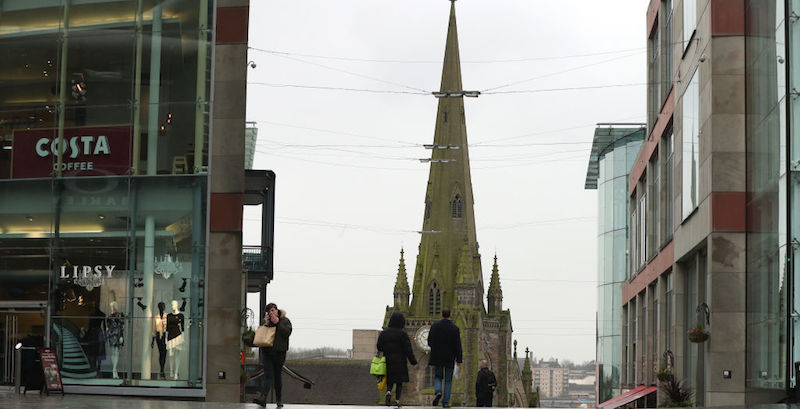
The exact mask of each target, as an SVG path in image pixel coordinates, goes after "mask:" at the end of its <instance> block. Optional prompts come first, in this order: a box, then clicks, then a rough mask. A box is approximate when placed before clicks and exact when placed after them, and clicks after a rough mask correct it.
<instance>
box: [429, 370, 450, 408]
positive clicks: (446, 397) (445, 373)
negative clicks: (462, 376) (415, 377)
mask: <svg viewBox="0 0 800 409" xmlns="http://www.w3.org/2000/svg"><path fill="white" fill-rule="evenodd" d="M443 379H444V393H443V394H442V404H443V405H446V404H448V403H450V390H451V389H453V368H448V367H445V366H437V367H434V372H433V392H434V393H435V394H437V395H438V394H440V393H442V380H443Z"/></svg>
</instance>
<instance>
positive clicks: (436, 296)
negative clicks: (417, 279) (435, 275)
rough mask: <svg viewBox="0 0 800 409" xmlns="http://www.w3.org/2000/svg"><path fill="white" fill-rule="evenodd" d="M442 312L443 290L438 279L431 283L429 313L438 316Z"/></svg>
mask: <svg viewBox="0 0 800 409" xmlns="http://www.w3.org/2000/svg"><path fill="white" fill-rule="evenodd" d="M441 312H442V291H441V290H440V289H439V285H438V284H436V281H434V282H433V283H431V288H430V290H428V315H432V316H436V315H439V314H441Z"/></svg>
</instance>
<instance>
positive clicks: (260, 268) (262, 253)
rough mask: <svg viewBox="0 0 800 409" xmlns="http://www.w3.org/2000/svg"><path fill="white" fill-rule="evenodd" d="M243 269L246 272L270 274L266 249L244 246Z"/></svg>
mask: <svg viewBox="0 0 800 409" xmlns="http://www.w3.org/2000/svg"><path fill="white" fill-rule="evenodd" d="M242 269H243V270H244V271H246V272H254V273H255V272H269V259H268V255H267V252H266V249H264V248H262V247H261V246H242Z"/></svg>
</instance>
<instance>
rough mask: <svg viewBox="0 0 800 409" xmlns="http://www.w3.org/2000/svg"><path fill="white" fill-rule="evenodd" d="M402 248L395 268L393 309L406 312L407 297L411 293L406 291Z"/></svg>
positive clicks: (406, 282) (406, 280) (406, 283)
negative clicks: (398, 262)
mask: <svg viewBox="0 0 800 409" xmlns="http://www.w3.org/2000/svg"><path fill="white" fill-rule="evenodd" d="M403 256H404V251H403V248H402V247H401V248H400V264H399V265H398V266H397V280H396V281H395V283H394V308H396V309H398V310H401V311H406V310H408V296H409V294H411V292H410V291H409V289H408V277H407V276H406V260H405V258H404V257H403Z"/></svg>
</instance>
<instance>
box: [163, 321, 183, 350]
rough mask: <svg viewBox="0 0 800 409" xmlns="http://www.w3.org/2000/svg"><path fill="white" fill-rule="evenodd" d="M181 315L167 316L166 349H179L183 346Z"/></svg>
mask: <svg viewBox="0 0 800 409" xmlns="http://www.w3.org/2000/svg"><path fill="white" fill-rule="evenodd" d="M183 323H184V317H183V314H181V313H178V314H167V349H173V348H180V347H181V346H182V345H183V331H184V327H183Z"/></svg>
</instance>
